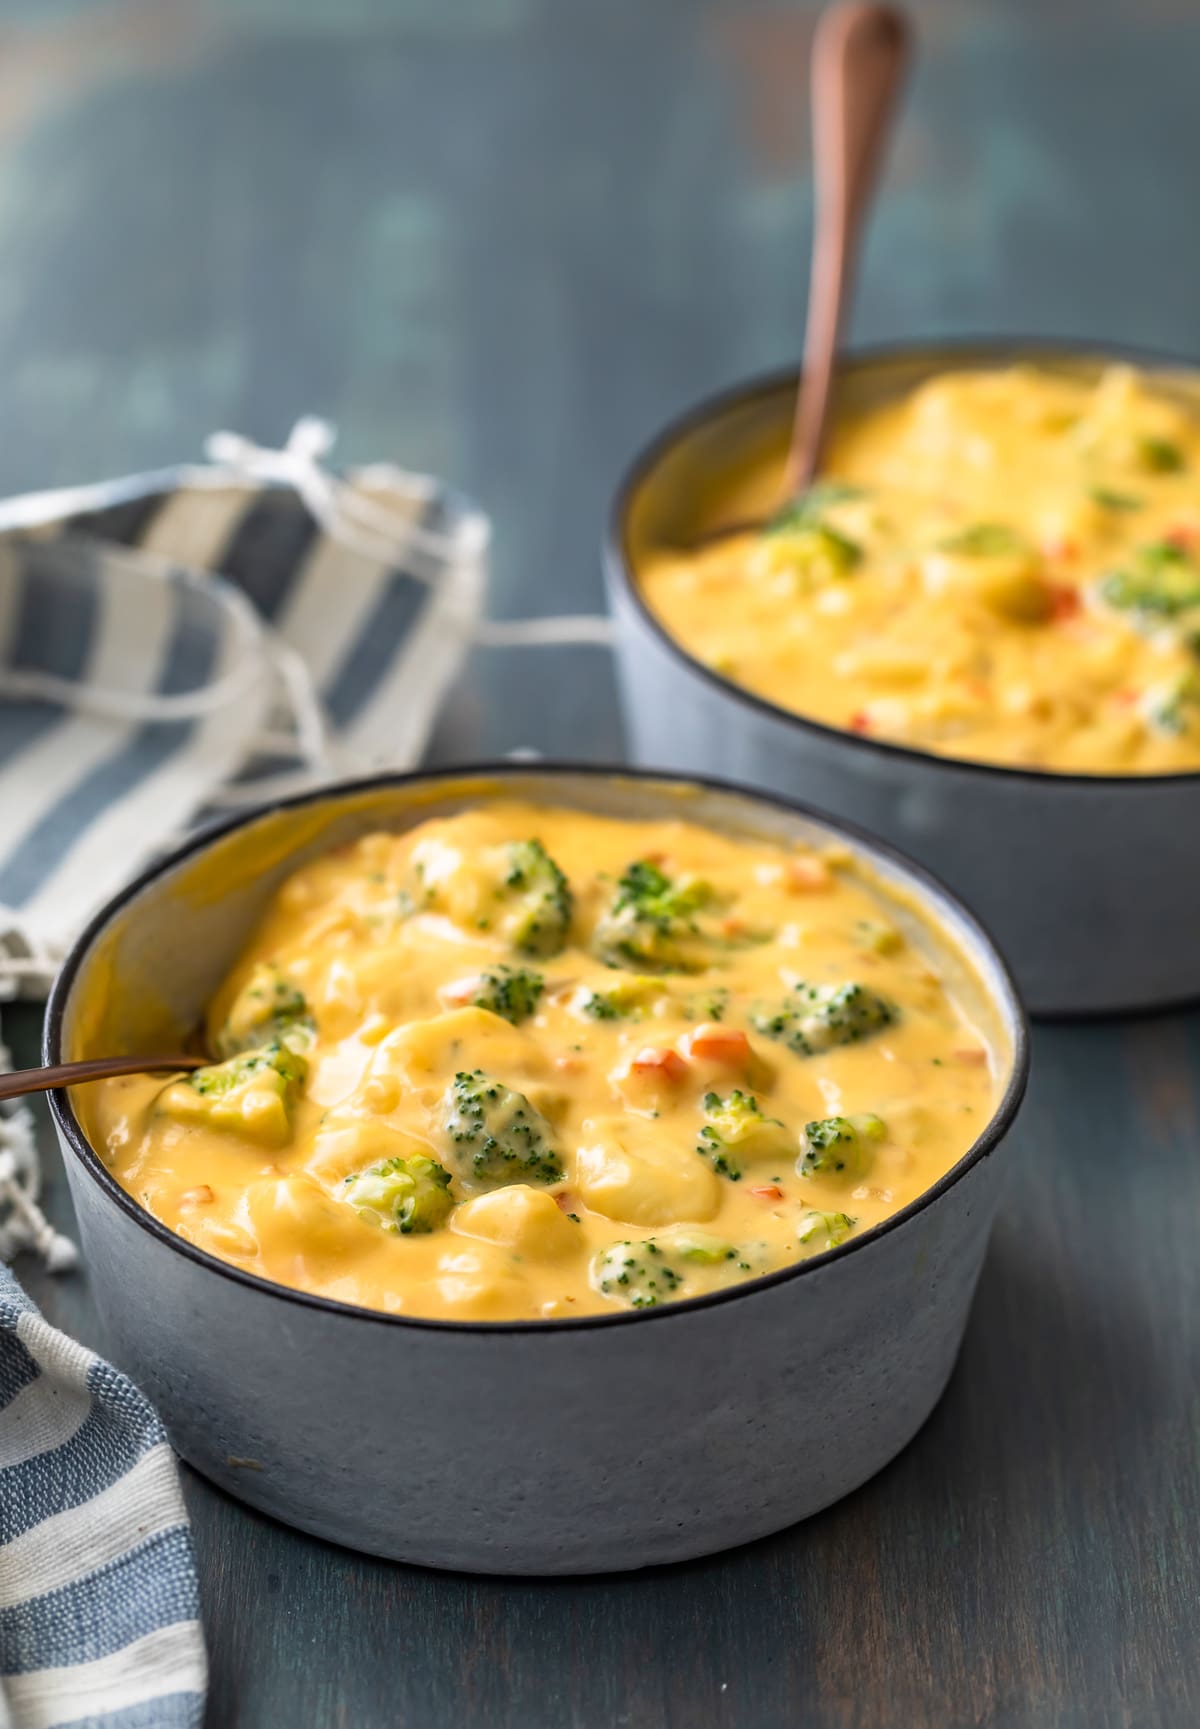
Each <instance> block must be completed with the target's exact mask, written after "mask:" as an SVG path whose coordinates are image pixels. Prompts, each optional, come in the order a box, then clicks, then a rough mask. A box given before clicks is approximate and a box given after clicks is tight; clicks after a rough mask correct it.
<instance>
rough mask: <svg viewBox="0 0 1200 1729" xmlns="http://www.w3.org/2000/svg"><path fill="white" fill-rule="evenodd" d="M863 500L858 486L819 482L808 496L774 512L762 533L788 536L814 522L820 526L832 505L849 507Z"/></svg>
mask: <svg viewBox="0 0 1200 1729" xmlns="http://www.w3.org/2000/svg"><path fill="white" fill-rule="evenodd" d="M864 496H865V494H864V492H863V489H862V487H861V486H850V485H849V484H848V483H847V482H846V481H844V480H821V481H818V482H817V483H816V485H815V486H810V487H809V488H808V491H807V492H802V493H801V494H800V496H799V497H798V498H794V499H791V500H790V501H789V502H788V503H787V504H785V505H784V507H783V509H782V510H777V511H776V512H775V515H774V516H773V517H772V518H771V520H770V522H768V523H767V526H766V529H765V533H767V534H790V533H791V532H792V531H793V529H797V528H808V527H810V526H811V525H812V524H813V523H814V522H820V521H821V519H822V518H823V517H824V515H825V512H826V511H827V510H832V509H833V508H834V506H835V505H839V504H849V503H851V502H852V501H853V500H854V499H858V498H862V497H864Z"/></svg>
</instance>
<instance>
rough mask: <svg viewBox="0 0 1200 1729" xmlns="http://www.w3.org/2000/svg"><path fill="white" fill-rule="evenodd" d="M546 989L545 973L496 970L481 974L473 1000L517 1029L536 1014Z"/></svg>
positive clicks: (527, 970) (521, 969)
mask: <svg viewBox="0 0 1200 1729" xmlns="http://www.w3.org/2000/svg"><path fill="white" fill-rule="evenodd" d="M545 988H546V981H545V979H544V978H543V977H542V975H541V973H536V972H534V971H533V970H532V968H530V967H506V966H499V967H496V968H495V969H494V970H493V971H491V972H486V973H481V974H480V975H479V978H478V980H477V982H476V987H475V994H474V996H473V997H472V998H471V1001H472V1002H473V1003H474V1004H475V1007H476V1008H480V1009H490V1010H491V1011H492V1013H493V1014H494V1015H500V1016H501V1017H502V1018H503V1019H504V1020H506V1021H511V1022H512V1024H513V1026H514V1027H515V1026H516V1025H517V1024H518V1023H519V1022H520V1021H524V1020H528V1018H529V1016H530V1015H531V1014H533V1013H534V1012H535V1011H536V1009H537V1006H538V1002H539V1001H540V999H541V995H542V992H543V991H544V990H545Z"/></svg>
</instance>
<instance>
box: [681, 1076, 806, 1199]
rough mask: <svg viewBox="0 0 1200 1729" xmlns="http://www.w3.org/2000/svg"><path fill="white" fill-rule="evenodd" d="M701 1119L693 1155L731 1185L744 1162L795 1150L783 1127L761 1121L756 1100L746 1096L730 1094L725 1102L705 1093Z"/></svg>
mask: <svg viewBox="0 0 1200 1729" xmlns="http://www.w3.org/2000/svg"><path fill="white" fill-rule="evenodd" d="M704 1116H705V1123H704V1127H703V1128H702V1129H701V1130H700V1140H699V1143H698V1145H697V1147H696V1151H697V1152H698V1153H699V1154H700V1155H701V1157H702V1158H706V1159H707V1160H708V1161H709V1163H710V1164H711V1165H712V1168H713V1170H714V1171H715V1172H716V1173H717V1175H718V1176H719V1177H728V1178H729V1181H730V1182H731V1183H736V1182H738V1181H739V1180H740V1178H741V1175H742V1167H743V1163H744V1162H745V1161H746V1160H753V1159H759V1158H766V1157H771V1158H774V1157H775V1156H777V1155H778V1154H780V1153H784V1152H787V1153H790V1152H791V1151H792V1150H793V1149H794V1148H795V1144H796V1143H795V1141H794V1140H793V1139H792V1137H791V1136H790V1135H789V1134H788V1131H787V1130H786V1129H785V1128H784V1126H783V1124H782V1123H781V1122H779V1121H778V1120H777V1119H776V1118H775V1117H764V1116H763V1114H762V1111H761V1110H760V1109H759V1104H758V1100H757V1099H755V1098H752V1097H751V1095H750V1094H749V1093H742V1092H732V1093H730V1095H729V1097H728V1098H727V1099H722V1098H721V1097H720V1095H719V1094H718V1093H706V1094H705V1097H704Z"/></svg>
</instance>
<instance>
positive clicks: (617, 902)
mask: <svg viewBox="0 0 1200 1729" xmlns="http://www.w3.org/2000/svg"><path fill="white" fill-rule="evenodd" d="M712 898H713V892H712V889H711V888H710V887H709V885H708V884H707V883H706V882H701V881H700V880H699V879H698V878H696V877H684V878H681V879H679V880H678V881H672V880H671V878H670V877H669V876H667V874H666V872H665V871H662V870H660V869H659V867H658V866H657V865H656V864H653V863H652V862H651V861H650V860H649V859H635V861H634V862H633V863H632V864H631V865H629V866H628V867H627V869H626V871H625V873H624V875H623V876H622V877H621V879H620V881H619V882H618V883H617V892H616V895H615V896H614V898H613V903H612V905H611V907H610V908H609V909H608V911H607V912H606V913H604V914H603V916H602V917H601V918H600V920H599V921H598V923H597V925H596V935H595V947H596V953H597V954H598V955H599V957H600V959H601V960H603V961H605V962H607V964H608V965H609V966H616V967H635V968H638V969H641V970H643V971H646V972H652V973H669V972H694V971H695V970H696V966H697V964H698V963H697V960H696V957H695V953H694V944H695V939H696V938H697V937H698V936H699V934H700V932H699V926H698V925H697V923H696V914H697V912H699V910H700V908H701V907H704V906H707V905H708V903H709V902H710V901H711V900H712Z"/></svg>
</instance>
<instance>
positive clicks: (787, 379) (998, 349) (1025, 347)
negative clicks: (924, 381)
mask: <svg viewBox="0 0 1200 1729" xmlns="http://www.w3.org/2000/svg"><path fill="white" fill-rule="evenodd" d="M1056 355H1057V356H1060V357H1065V358H1069V357H1076V358H1080V359H1082V358H1085V357H1087V356H1094V357H1095V358H1096V359H1111V360H1114V361H1118V362H1119V361H1128V362H1129V363H1131V364H1134V365H1141V366H1142V367H1143V368H1145V369H1146V370H1147V371H1150V372H1165V371H1167V370H1168V369H1170V368H1174V369H1176V370H1182V371H1188V372H1194V373H1196V374H1197V377H1198V379H1200V360H1188V359H1186V358H1185V357H1184V356H1183V355H1181V354H1176V353H1172V352H1171V351H1169V350H1165V349H1158V348H1151V347H1145V346H1140V345H1138V344H1136V343H1129V342H1127V343H1119V342H1118V343H1114V342H1104V341H1100V340H1096V341H1092V340H1090V339H1088V338H1086V337H1061V338H1059V337H1049V336H1030V337H1023V336H978V337H972V336H955V337H948V338H944V339H943V338H937V337H931V338H928V339H918V340H916V341H904V342H900V341H897V342H880V343H871V344H867V345H864V346H862V347H857V348H852V349H847V350H846V351H845V352H844V353H843V354H842V356H841V357H840V359H839V362H838V370H839V371H845V372H859V371H867V370H869V369H870V368H871V367H872V366H876V365H879V364H881V363H883V362H887V361H898V360H904V359H912V360H919V359H921V358H922V357H925V356H928V357H929V358H930V359H931V360H934V361H936V360H937V359H939V358H942V359H945V360H946V361H948V362H957V363H958V364H960V365H961V364H963V363H966V362H968V361H969V360H970V359H971V358H972V357H978V359H979V360H980V362H981V364H986V363H987V361H988V358H989V357H990V358H991V359H992V360H994V361H1004V360H1007V361H1009V362H1015V361H1019V360H1020V359H1021V358H1022V356H1029V357H1030V358H1031V359H1042V360H1047V361H1048V360H1052V359H1053V358H1054V357H1055V356H1056ZM797 373H798V367H797V365H795V364H793V365H791V366H781V367H774V368H772V369H771V371H769V372H760V373H755V374H754V375H753V376H751V377H750V378H746V379H742V380H740V381H739V382H737V383H735V384H732V385H726V386H724V387H723V388H722V389H720V390H716V391H713V392H711V393H710V394H709V395H707V396H704V397H702V398H700V400H699V401H697V402H693V403H692V404H691V405H690V406H688V407H686V408H684V409H682V410H681V411H680V412H679V413H677V414H675V415H673V416H672V417H671V418H670V419H669V420H668V421H667V422H666V423H665V425H663V426H662V427H660V429H659V430H658V431H657V432H656V433H654V434H653V435H652V436H651V437H650V438H649V439H648V440H647V442H646V443H645V444H643V445H641V447H640V448H639V449H638V451H637V452H636V454H635V455H634V456H633V458H632V460H631V461H630V462H629V464H628V465H627V467H626V468H625V469H624V471H623V472H622V474H621V477H620V479H619V480H618V482H617V487H616V491H615V492H614V494H613V499H612V503H611V505H610V506H609V513H608V521H607V524H606V527H605V532H604V540H603V557H604V566H605V569H606V571H607V573H608V576H609V580H610V582H612V583H613V585H614V586H615V588H616V589H617V591H618V592H619V593H620V594H621V595H622V596H624V597H625V598H626V599H627V600H628V601H629V602H630V604H631V605H632V606H633V608H634V611H635V613H636V614H637V617H638V620H639V622H640V623H641V624H642V626H643V627H644V628H645V629H647V630H649V632H650V634H651V636H652V637H653V638H654V639H655V641H656V642H657V643H658V645H659V646H660V647H661V648H663V649H665V650H666V651H667V653H668V654H669V655H670V656H671V658H672V659H673V660H675V661H677V662H678V663H679V665H680V666H682V667H684V668H685V669H686V670H687V671H688V672H691V673H693V674H696V675H697V676H698V677H699V678H700V679H701V680H702V681H704V682H705V683H707V684H709V685H711V686H712V687H713V688H714V689H715V690H717V691H719V692H720V693H721V694H722V695H723V696H725V697H728V698H731V699H732V700H734V701H735V702H737V703H739V704H741V706H742V707H743V708H748V709H750V710H751V711H752V712H754V713H756V714H759V715H763V716H766V717H768V718H770V719H771V720H774V721H777V722H780V723H782V724H784V725H787V726H790V727H794V728H796V729H798V730H799V731H801V732H805V733H809V734H812V735H814V736H815V737H817V738H822V739H825V740H827V741H829V742H831V743H837V744H839V745H842V746H844V747H846V748H848V749H852V750H858V751H860V752H862V751H865V752H868V753H873V754H874V755H876V756H881V757H883V758H884V760H888V759H890V760H892V761H906V762H915V763H920V764H921V765H922V766H923V767H927V768H928V767H930V766H931V765H932V767H933V768H934V769H935V770H942V771H947V772H954V773H958V774H962V775H987V776H992V777H1002V778H1004V779H1006V780H1009V781H1017V782H1020V781H1026V782H1030V781H1031V782H1034V783H1035V784H1036V785H1038V786H1039V787H1042V788H1046V787H1048V786H1049V787H1064V786H1090V787H1096V788H1103V789H1105V790H1106V791H1112V790H1114V789H1116V788H1117V787H1156V786H1158V787H1161V786H1175V785H1178V784H1179V783H1181V782H1188V781H1196V780H1200V769H1174V770H1171V771H1170V772H1168V773H1164V774H1108V773H1105V774H1086V773H1082V772H1080V771H1079V770H1060V769H1049V768H1023V767H1019V766H1017V765H1015V764H1008V763H999V762H978V761H975V760H973V759H972V758H970V757H956V756H942V755H939V754H938V752H936V751H928V750H919V749H917V748H916V747H915V746H913V745H909V744H901V743H900V742H899V741H897V740H892V739H884V738H872V737H870V736H869V735H867V734H864V733H857V732H850V731H849V730H848V729H847V728H844V727H837V726H832V725H830V724H829V723H828V722H827V721H821V720H815V719H813V718H812V717H811V716H809V715H803V714H797V713H796V712H795V711H794V710H792V709H787V708H781V707H780V705H779V704H778V703H775V702H771V701H770V700H769V699H768V698H767V697H764V696H759V695H758V694H757V692H755V691H752V690H749V689H747V687H746V686H745V685H740V684H737V683H735V682H734V680H733V679H730V678H726V677H725V676H724V674H723V673H719V672H717V671H716V670H715V669H714V668H713V667H711V666H707V665H706V664H705V663H704V662H703V661H702V660H699V659H697V658H696V656H695V655H693V654H691V653H690V652H689V651H688V650H687V649H686V648H684V647H683V645H682V643H680V642H679V640H678V639H677V638H676V637H674V636H673V635H672V634H671V632H670V631H669V630H668V629H667V627H666V625H665V624H663V622H662V621H661V619H659V618H658V617H657V616H656V615H655V613H654V612H653V611H652V610H651V608H650V606H649V605H648V603H647V601H646V598H645V596H644V594H643V593H642V590H641V585H640V583H639V582H638V581H637V579H636V578H635V576H634V571H633V561H632V559H631V558H630V556H629V550H628V535H627V527H628V519H629V512H630V506H631V504H632V501H633V497H634V494H635V492H636V491H637V490H638V488H639V487H640V486H641V485H642V483H643V481H644V480H645V479H646V478H647V477H648V476H649V475H650V474H651V473H652V471H653V469H654V468H655V467H656V466H657V464H658V463H659V462H660V461H661V460H662V459H663V457H665V456H666V455H667V454H668V453H669V452H670V451H671V450H672V449H673V448H674V447H675V445H677V444H678V443H679V441H680V440H681V439H682V438H684V437H686V436H687V434H688V433H690V432H693V431H695V430H696V429H698V428H699V427H702V426H703V425H704V424H705V423H706V422H708V421H713V420H716V419H718V418H719V417H720V416H721V415H722V414H724V413H726V412H727V411H729V410H730V409H733V408H736V407H738V406H739V405H741V404H743V403H749V402H752V401H754V400H755V398H758V397H766V396H771V395H774V394H776V393H777V392H778V391H781V390H783V389H785V388H794V386H795V383H796V378H797Z"/></svg>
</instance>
